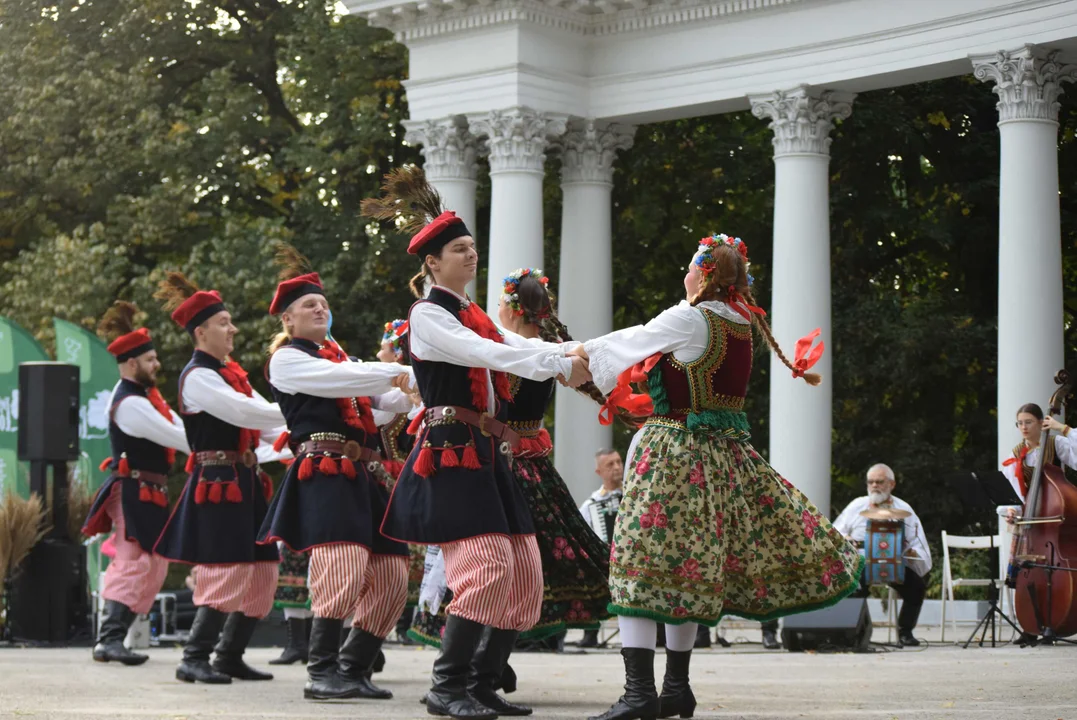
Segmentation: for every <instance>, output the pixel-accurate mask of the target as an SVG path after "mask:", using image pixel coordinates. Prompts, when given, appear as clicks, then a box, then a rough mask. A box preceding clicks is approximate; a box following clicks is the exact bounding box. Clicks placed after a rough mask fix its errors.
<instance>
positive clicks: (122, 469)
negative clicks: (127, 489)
mask: <svg viewBox="0 0 1077 720" xmlns="http://www.w3.org/2000/svg"><path fill="white" fill-rule="evenodd" d="M116 474H117V475H120V476H122V477H130V476H131V466H130V465H128V464H127V453H124V454H123V455H120V464H119V466H118V467H117V468H116Z"/></svg>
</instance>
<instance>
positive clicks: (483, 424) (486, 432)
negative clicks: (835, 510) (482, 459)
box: [479, 412, 492, 437]
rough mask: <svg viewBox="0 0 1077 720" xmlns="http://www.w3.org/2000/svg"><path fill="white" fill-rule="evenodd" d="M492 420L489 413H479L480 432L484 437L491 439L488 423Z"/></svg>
mask: <svg viewBox="0 0 1077 720" xmlns="http://www.w3.org/2000/svg"><path fill="white" fill-rule="evenodd" d="M491 419H492V418H491V417H490V415H489V414H488V413H484V412H483V413H479V432H481V433H482V436H483V437H490V431H489V430H487V429H486V421H487V420H491Z"/></svg>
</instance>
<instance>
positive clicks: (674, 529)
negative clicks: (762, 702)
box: [584, 235, 862, 720]
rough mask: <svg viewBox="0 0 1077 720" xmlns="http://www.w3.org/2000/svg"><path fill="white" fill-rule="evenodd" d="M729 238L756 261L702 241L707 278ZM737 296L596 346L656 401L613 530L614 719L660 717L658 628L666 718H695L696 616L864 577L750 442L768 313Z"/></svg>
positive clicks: (607, 375)
mask: <svg viewBox="0 0 1077 720" xmlns="http://www.w3.org/2000/svg"><path fill="white" fill-rule="evenodd" d="M722 243H724V244H727V245H730V246H733V247H734V248H735V249H736V250H738V251H739V252H740V254H741V256H742V257H743V258H744V261H745V263H746V261H747V248H746V246H745V247H742V246H743V242H742V241H741V240H739V239H738V238H728V237H726V236H724V235H720V236H714V237H712V238H704V240H703V241H701V244H700V247H699V250H698V251H697V253H696V255H695V257H694V258H693V262H694V263H695V264H696V265H697V266H698V267H700V268H701V270H702V271H703V273H704V275H706V273H707V272H708V268H709V269H710V271H713V269H714V267H715V264H716V260H715V257H714V255H713V254H712V252H713V249H714V248H715V246H716V245H717V244H722ZM730 294H731V295H735V296H736V297H737V298H738V299H737V300H732V301H731V303H726V302H722V301H718V300H712V301H706V302H699V303H698V304H696V305H695V306H693V305H691V304H689V303H688V302H682V303H680V304H679V305H676V306H674V307H672V308H670V309H668V310H666V311H665V312H663V313H661V314H660V315H659V316H658V317H656V318H655V319H653V320H651V321H650V322H649V323H647V324H646V325H641V326H636V327H631V328H626V329H624V330H618V331H616V332H613V333H611V334H609V335H605V336H603V337H600V338H596V339H594V340H590V341H588V342H586V343H584V349H585V350H586V352H587V354H588V355H589V357H590V370H591V374H592V376H593V378H594V382H595V384H596V385H597V386H598V388H599V389H600V390H602V391H603V392H605V393H609V392H610V391H612V390H614V388H615V387H616V386H618V381H619V376H621V374H622V373H625V371H629V370H633V369H634V371H635V372H636V373H638V374H637V377H639V376H643V375H644V374H645V377H646V383H647V387H648V389H649V392H650V395H651V398H652V400H653V404H654V414H653V416H652V417H651V418H650V419H648V420H647V422H646V424H645V425H644V426H643V428H642V429H641V430H640V431H639V432H638V433H637V434H636V436H635V438H634V439H633V441H632V445H631V448H630V449H629V453H628V457H629V462H628V463H627V465H626V467H627V469H626V473H625V482H624V499H623V500H622V502H621V505H620V511H619V514H618V516H617V522H616V527H615V530H614V534H613V547H612V551H611V562H610V592H611V595H612V601H611V603H610V608H609V609H610V611H611V612H613V613H615V614H617V615H619V616H621V635H622V639H623V640H624V642H623V645H624V647H623V650H622V655H623V656H624V659H625V671H626V676H627V682H626V685H625V689H626V693H625V695H624V696H622V698H621V699H620V700H619V701H618V702H617V703H616V704H615V705H614V706H613V707H612V708H611V709H610V711H609V712H607V713H605V714H604V715H602V716H601V718H602V719H603V720H614V719H627V718H639V717H647V716H652V717H653V714H651V713H654V712H655V711H656V709H657V707H658V705H659V698H657V697H656V695H657V693H656V691H655V689H654V667H653V662H654V637H655V635H654V633H655V629H656V628H655V625H654V623H655V622H663V623H666V678H665V682H664V683H663V689H662V696H661V703H660V704H661V710H660V712H659V715H658V716H659V717H669V716H672V715H674V714H678V713H681V714H683V713H687V714H685V715H683V716H684V717H691V713H692V711H693V710H694V708H695V698H694V696H693V695H692V692H691V688H690V687H689V683H688V665H689V660H690V657H691V650H692V646H693V644H694V640H695V636H696V627H695V626H694V625H692V623H700V624H703V625H706V626H711V627H713V626H714V625H716V624H717V623H718V621H719V620H720V619H721V617H722V616H723V615H725V614H734V615H738V616H740V617H745V618H752V619H757V620H769V619H772V618H777V617H780V616H783V615H788V614H791V613H797V612H803V611H807V610H812V609H815V608H821V607H825V606H828V605H831V604H833V603H835V602H837V601H838V600H840V599H841V598H843V597H845V596H847V595H849V594H850V593H852V592H853V591H854V590H855V589H856V588H857V585H858V581H859V578H860V566H861V563H862V558H861V557H860V555H859V554H858V553H857V551H856V549H855V548H854V547H853V546H851V545H850V544H849V543H847V542H846V541H845V540H844V539H843V538H842V536H841V534H840V533H838V532H837V531H836V530H834V529H833V528H832V527H831V525H830V523H829V522H828V521H827V519H826V517H825V516H823V515H822V514H821V513H820V512H819V511H818V510H817V509H816V508H815V507H814V506H813V505H812V504H811V502H810V501H809V500H808V499H807V498H806V497H805V496H804V495H803V494H802V493H801V492H800V491H798V490H797V489H796V488H795V487H794V486H793V485H792V484H791V483H790V482H788V481H787V480H785V479H784V478H782V477H781V476H779V475H778V473H777V472H776V471H775V470H774V469H773V468H772V467H771V466H770V465H769V464H768V463H767V462H766V461H765V460H764V459H763V458H762V457H761V456H760V455H759V454H758V453H757V452H756V451H755V450H754V449H753V448H752V446H751V445H750V444H749V438H750V432H749V426H748V420H747V418H746V417H745V415H744V410H743V408H744V399H745V395H746V394H747V389H748V379H749V376H750V375H751V369H752V332H751V320H750V318H751V314H752V312H759V313H761V312H762V311H761V310H759V309H758V308H752V307H750V306H749V305H748V303H747V302H746V301H742V298H740V296H739V293H733V292H731V293H730ZM809 343H810V341H809ZM637 364H639V365H637ZM629 380H630V378H629V377H628V376H627V374H626V376H624V377H622V378H621V384H622V385H625V384H627V383H628V382H629ZM638 619H646V621H647V622H641V621H640V620H638Z"/></svg>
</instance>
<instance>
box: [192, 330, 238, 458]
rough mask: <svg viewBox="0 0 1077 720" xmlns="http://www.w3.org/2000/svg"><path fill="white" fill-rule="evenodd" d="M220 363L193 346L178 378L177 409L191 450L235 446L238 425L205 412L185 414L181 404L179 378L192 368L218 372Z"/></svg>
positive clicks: (232, 448)
mask: <svg viewBox="0 0 1077 720" xmlns="http://www.w3.org/2000/svg"><path fill="white" fill-rule="evenodd" d="M222 367H224V364H223V363H222V362H221V361H220V360H218V359H217V358H215V357H213V356H212V355H210V354H208V353H204V352H202V351H201V350H195V351H194V355H193V356H192V357H191V361H190V362H189V363H187V367H185V368H183V372H182V373H180V379H179V409H180V414H181V416H182V417H183V429H184V432H186V433H187V444H188V445H190V446H191V452H202V451H204V450H238V449H239V432H240V428H239V427H238V426H236V425H232V424H230V423H227V422H225V421H224V420H221V419H220V418H218V417H214V416H213V415H210V414H209V413H207V412H197V413H194V414H189V413H187V411H186V410H185V409H184V407H183V381H184V379H185V378H186V377H187V373H189V372H191V371H192V370H194V369H195V368H208V369H210V370H212V371H213V372H216V373H219V372H220V371H221V368H222Z"/></svg>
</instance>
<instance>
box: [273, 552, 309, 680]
mask: <svg viewBox="0 0 1077 720" xmlns="http://www.w3.org/2000/svg"><path fill="white" fill-rule="evenodd" d="M277 550H278V551H279V552H280V575H279V577H278V578H277V592H276V593H275V594H274V595H273V607H276V608H280V610H281V612H282V613H283V614H284V621H285V623H287V625H288V644H287V645H286V646H285V648H284V650H283V651H282V652H281V654H280V657H276V658H273V659H272V660H270V661H269V664H270V665H292V664H294V663H297V662H301V663H303V664H304V665H305V664H306V663H307V660H308V653H309V648H310V645H309V643H310V631H311V628H312V626H313V623H312V618H313V617H314V613H313V612H311V610H310V590H309V589H308V588H307V573H308V572H309V570H310V556H309V555H307V553H299V552H292V551H291V550H289V549H288V546H287V545H285V544H284V543H277Z"/></svg>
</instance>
